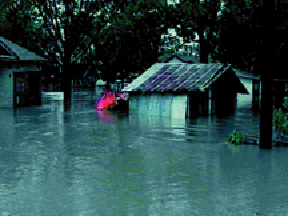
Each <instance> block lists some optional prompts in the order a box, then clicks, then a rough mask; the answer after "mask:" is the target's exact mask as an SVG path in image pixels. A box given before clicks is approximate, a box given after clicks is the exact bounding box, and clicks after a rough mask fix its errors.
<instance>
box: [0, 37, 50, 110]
mask: <svg viewBox="0 0 288 216" xmlns="http://www.w3.org/2000/svg"><path fill="white" fill-rule="evenodd" d="M46 62H47V60H46V59H45V58H43V57H41V56H38V55H36V54H35V53H33V52H30V51H29V50H27V49H25V48H23V47H21V46H20V45H18V44H16V43H13V42H12V41H10V40H7V39H5V38H3V37H0V65H1V66H0V108H13V107H14V108H16V107H21V106H29V105H41V90H40V86H41V84H40V82H41V73H40V72H41V65H43V64H46Z"/></svg>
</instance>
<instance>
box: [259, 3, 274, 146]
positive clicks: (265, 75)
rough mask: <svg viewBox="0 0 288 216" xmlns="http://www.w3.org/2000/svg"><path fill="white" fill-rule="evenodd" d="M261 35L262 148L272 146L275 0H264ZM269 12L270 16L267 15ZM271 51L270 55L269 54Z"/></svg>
mask: <svg viewBox="0 0 288 216" xmlns="http://www.w3.org/2000/svg"><path fill="white" fill-rule="evenodd" d="M263 8H264V13H262V25H261V33H262V34H261V35H262V37H263V42H262V43H261V44H260V46H261V47H259V49H258V51H259V53H258V55H260V58H259V59H258V63H257V64H258V70H261V71H259V72H261V111H260V144H259V148H261V149H271V148H272V125H273V122H272V120H273V110H272V82H273V69H274V68H273V65H274V62H275V23H274V22H273V20H274V13H275V0H263ZM267 14H269V16H267ZM268 53H269V55H267V54H268Z"/></svg>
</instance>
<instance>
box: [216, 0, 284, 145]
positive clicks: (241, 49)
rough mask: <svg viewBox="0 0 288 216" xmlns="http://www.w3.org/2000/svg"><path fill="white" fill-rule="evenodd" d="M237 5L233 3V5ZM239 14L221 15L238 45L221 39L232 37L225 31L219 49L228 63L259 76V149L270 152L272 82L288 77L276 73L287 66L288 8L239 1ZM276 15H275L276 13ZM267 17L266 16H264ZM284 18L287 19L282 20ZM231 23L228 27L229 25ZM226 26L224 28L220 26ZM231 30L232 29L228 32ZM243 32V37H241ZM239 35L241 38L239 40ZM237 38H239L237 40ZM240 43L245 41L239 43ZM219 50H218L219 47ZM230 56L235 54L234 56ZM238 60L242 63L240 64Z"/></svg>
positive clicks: (270, 3)
mask: <svg viewBox="0 0 288 216" xmlns="http://www.w3.org/2000/svg"><path fill="white" fill-rule="evenodd" d="M236 3H238V4H239V3H240V2H239V1H238V2H234V5H236ZM241 3H243V5H242V7H239V5H238V7H234V9H235V8H242V9H243V10H242V11H240V12H239V11H238V10H233V7H231V5H233V4H231V5H230V6H228V7H227V11H226V13H224V14H223V17H222V24H223V23H225V21H226V24H227V26H226V28H227V27H228V26H230V27H232V26H233V25H234V26H235V27H234V29H233V30H234V33H235V34H233V35H235V37H233V39H236V41H237V43H239V44H240V45H238V46H237V44H233V43H232V42H230V44H229V42H228V41H227V40H225V39H224V38H225V37H226V38H228V37H229V36H230V37H231V33H230V35H229V32H228V31H226V32H225V30H224V28H223V27H222V29H223V30H221V32H220V35H221V36H220V40H219V41H220V42H221V43H222V48H220V49H222V50H223V51H224V52H226V53H228V54H227V55H225V58H226V60H227V61H230V62H233V63H235V64H238V65H241V66H242V67H244V68H246V69H247V67H248V69H247V70H248V71H250V72H252V73H253V74H257V75H261V113H260V146H259V147H260V148H265V149H266V148H267V149H270V148H272V118H273V113H272V81H273V78H287V74H286V73H283V71H281V70H279V69H280V68H281V67H283V65H284V64H285V63H286V62H287V59H286V58H285V57H284V56H285V55H283V54H284V53H285V50H287V48H286V47H287V45H288V44H287V37H285V36H286V35H287V18H286V17H287V12H286V11H285V9H282V8H287V7H285V6H284V5H285V4H287V3H284V2H282V1H277V4H276V2H275V1H269V0H265V1H264V2H262V1H254V2H253V3H254V4H248V1H245V2H244V1H242V2H241ZM276 11H277V13H276ZM267 14H269V16H268V15H267ZM285 15H286V16H285ZM229 20H230V23H229V22H228V21H229ZM223 26H225V24H223ZM230 29H231V28H230ZM241 31H242V34H241ZM239 34H240V36H239ZM236 35H238V37H237V36H236ZM240 39H242V41H243V39H244V41H245V42H246V44H245V43H242V41H240ZM220 47H221V46H220ZM232 52H234V53H235V54H234V55H233V54H232ZM240 59H241V60H242V61H240Z"/></svg>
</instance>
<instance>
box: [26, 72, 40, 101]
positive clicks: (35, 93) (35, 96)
mask: <svg viewBox="0 0 288 216" xmlns="http://www.w3.org/2000/svg"><path fill="white" fill-rule="evenodd" d="M28 87H29V89H28V104H27V105H28V106H40V105H41V73H40V72H39V71H29V72H28Z"/></svg>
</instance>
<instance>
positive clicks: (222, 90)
mask: <svg viewBox="0 0 288 216" xmlns="http://www.w3.org/2000/svg"><path fill="white" fill-rule="evenodd" d="M122 92H128V93H129V100H130V102H131V98H133V96H136V95H138V96H139V95H140V96H143V95H145V96H147V95H149V96H150V97H153V95H156V94H158V95H159V94H160V95H161V96H164V95H166V96H167V95H169V97H172V98H174V97H176V96H177V97H178V96H181V97H182V99H181V100H178V103H181V104H182V105H183V103H185V104H184V107H185V110H182V111H181V112H182V113H183V112H184V113H185V117H186V118H189V117H191V116H199V115H206V114H208V113H213V114H217V113H219V114H220V113H223V114H226V113H228V112H233V111H234V110H235V108H236V106H237V93H242V94H249V92H248V91H247V89H246V88H245V87H244V85H243V84H242V83H241V81H240V80H239V78H238V77H237V76H236V75H235V71H234V70H233V68H231V65H224V64H220V63H210V64H188V63H156V64H154V65H153V66H152V67H151V68H149V69H148V70H147V71H146V72H145V73H144V74H142V75H141V76H139V77H138V78H137V79H135V80H134V81H133V82H132V83H131V84H129V85H128V86H127V87H125V88H123V89H122ZM166 96H165V98H167V97H166ZM180 101H181V102H180ZM131 105H132V107H133V104H131ZM131 105H130V104H129V107H131ZM140 106H141V105H140Z"/></svg>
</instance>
